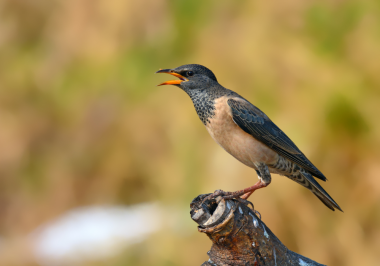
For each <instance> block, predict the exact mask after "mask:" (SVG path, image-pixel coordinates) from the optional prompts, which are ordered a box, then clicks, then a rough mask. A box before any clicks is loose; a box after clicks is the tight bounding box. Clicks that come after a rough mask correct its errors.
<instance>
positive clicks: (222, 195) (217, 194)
mask: <svg viewBox="0 0 380 266" xmlns="http://www.w3.org/2000/svg"><path fill="white" fill-rule="evenodd" d="M243 194H244V193H236V192H226V191H223V190H221V189H218V190H215V191H214V193H212V194H210V195H208V196H207V197H205V198H204V199H203V201H202V203H204V202H205V201H207V200H211V199H213V198H215V200H216V202H217V203H219V201H220V200H221V199H224V200H231V199H236V200H237V201H238V202H240V203H241V204H243V205H245V206H248V205H251V206H252V210H254V206H253V204H252V202H250V201H248V200H246V199H242V198H240V196H242V195H243Z"/></svg>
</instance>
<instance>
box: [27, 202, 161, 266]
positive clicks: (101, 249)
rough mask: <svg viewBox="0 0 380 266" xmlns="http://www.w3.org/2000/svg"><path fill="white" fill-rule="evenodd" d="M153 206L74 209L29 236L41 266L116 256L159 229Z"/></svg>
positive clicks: (157, 217) (157, 214)
mask: <svg viewBox="0 0 380 266" xmlns="http://www.w3.org/2000/svg"><path fill="white" fill-rule="evenodd" d="M161 218H162V215H161V212H160V208H159V207H158V205H156V204H141V205H135V206H131V207H122V206H119V207H115V206H109V207H107V206H102V207H85V208H78V209H74V210H72V211H70V212H68V213H67V214H65V215H63V216H62V217H60V218H58V219H57V220H55V221H53V222H50V223H48V224H46V225H43V226H42V227H40V228H39V229H37V230H36V231H34V232H33V233H32V234H31V238H32V241H33V244H34V247H35V249H34V253H35V256H36V258H37V260H38V262H39V263H40V264H41V265H49V266H52V265H72V264H73V263H79V262H81V261H84V260H98V259H103V258H106V257H109V256H112V255H115V254H117V253H118V252H120V251H121V250H122V249H123V248H125V247H126V246H128V245H130V244H134V243H137V242H140V241H142V240H144V239H146V238H147V237H148V235H149V234H151V233H153V232H155V231H157V230H158V229H159V228H160V227H161Z"/></svg>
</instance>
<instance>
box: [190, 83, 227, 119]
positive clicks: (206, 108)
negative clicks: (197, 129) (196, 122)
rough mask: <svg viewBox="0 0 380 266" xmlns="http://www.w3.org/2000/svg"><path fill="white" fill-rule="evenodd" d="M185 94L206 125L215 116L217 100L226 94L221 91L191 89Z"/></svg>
mask: <svg viewBox="0 0 380 266" xmlns="http://www.w3.org/2000/svg"><path fill="white" fill-rule="evenodd" d="M185 92H186V93H187V94H188V95H189V96H190V98H191V100H192V101H193V104H194V107H195V111H196V112H197V114H198V116H199V119H200V120H201V121H202V123H203V124H204V125H207V123H208V122H210V121H209V119H210V118H212V117H213V116H214V114H215V99H217V98H219V97H221V96H223V95H224V94H225V93H223V92H222V90H220V89H191V90H185Z"/></svg>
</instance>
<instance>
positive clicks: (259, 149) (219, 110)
mask: <svg viewBox="0 0 380 266" xmlns="http://www.w3.org/2000/svg"><path fill="white" fill-rule="evenodd" d="M227 100H228V97H226V96H223V97H220V98H217V99H214V108H213V109H214V110H213V115H212V116H210V117H208V119H207V121H206V124H205V125H206V128H207V131H208V132H209V133H210V135H211V137H212V138H213V139H214V140H215V141H216V142H217V143H218V144H219V145H220V146H222V148H223V149H225V150H226V151H227V152H228V153H230V154H231V155H232V156H234V157H235V158H236V159H238V160H239V161H241V162H242V163H244V164H245V165H247V166H249V167H252V168H256V166H255V164H256V163H259V162H262V163H266V164H272V163H274V162H275V161H276V160H277V154H276V153H275V152H274V151H273V150H271V149H269V148H268V147H267V146H265V145H264V144H262V143H261V142H260V141H258V140H256V139H255V138H254V137H253V136H251V135H250V134H248V133H246V132H244V131H243V130H242V129H241V128H240V127H239V126H238V125H236V124H235V122H234V121H233V119H232V114H231V109H230V107H229V106H228V104H227Z"/></svg>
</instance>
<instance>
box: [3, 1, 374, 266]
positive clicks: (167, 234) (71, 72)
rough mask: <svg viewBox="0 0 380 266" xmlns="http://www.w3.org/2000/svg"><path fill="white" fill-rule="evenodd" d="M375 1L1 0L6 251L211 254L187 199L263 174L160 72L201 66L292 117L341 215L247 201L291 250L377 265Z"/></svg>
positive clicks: (272, 190) (24, 261)
mask: <svg viewBox="0 0 380 266" xmlns="http://www.w3.org/2000/svg"><path fill="white" fill-rule="evenodd" d="M379 47H380V2H379V1H377V0H347V1H343V0H334V1H317V0H313V1H303V0H287V1H257V0H254V1H252V0H241V1H220V0H219V1H216V0H210V1H202V0H177V1H174V0H171V1H165V0H141V1H131V0H113V1H105V0H71V1H68V0H51V1H46V0H45V1H43V0H33V1H26V0H2V1H1V2H0V265H4V266H5V265H6V266H12V265H83V266H89V265H136V266H139V265H200V264H201V263H202V262H203V261H205V260H207V255H206V252H207V251H208V250H209V248H210V246H211V242H210V241H209V240H208V239H207V237H206V236H205V235H202V234H200V233H198V232H197V228H196V224H195V223H194V222H192V221H191V219H190V215H189V203H190V201H191V200H192V199H193V198H194V197H195V196H197V195H198V194H201V193H208V192H212V191H214V190H215V189H223V190H227V191H233V190H237V189H241V188H243V187H247V186H250V185H252V184H253V183H254V182H256V180H257V177H256V174H255V171H253V170H252V169H249V168H247V167H246V166H244V165H242V164H241V163H239V162H238V161H236V160H235V159H234V158H232V157H231V156H230V155H228V154H227V153H226V152H225V151H224V150H223V149H221V148H220V147H219V146H218V145H217V144H216V143H214V142H213V140H212V139H211V137H210V136H209V135H208V133H207V132H206V130H205V128H204V126H203V124H202V123H201V122H200V121H199V119H198V117H197V115H196V113H195V111H194V108H193V106H192V103H191V101H190V99H189V98H188V97H187V95H186V94H185V93H184V92H183V91H181V90H179V89H178V88H176V87H174V86H166V87H156V85H157V84H159V83H161V82H163V81H166V80H167V79H168V76H166V75H155V74H154V72H155V71H157V70H158V69H159V68H172V67H177V66H179V65H182V64H188V63H198V64H203V65H205V66H207V67H209V68H210V69H212V70H213V72H214V73H215V74H216V76H217V78H218V80H219V82H220V83H221V84H222V85H224V86H225V87H227V88H229V89H232V90H235V91H236V92H238V93H239V94H241V95H243V96H244V97H245V98H247V99H248V100H250V101H251V102H252V103H254V104H255V105H257V106H258V107H259V108H260V109H262V110H263V111H264V112H266V113H267V114H268V115H269V117H271V119H272V120H273V121H274V122H275V123H276V124H277V125H278V126H279V127H280V128H282V129H283V130H284V131H285V132H286V133H287V134H288V136H289V137H290V138H291V139H292V140H293V141H294V142H295V143H296V144H297V145H298V146H299V148H300V149H301V150H302V151H303V152H304V153H305V154H306V155H307V156H308V157H309V158H310V160H311V161H312V162H313V163H314V164H315V165H316V166H317V167H318V168H319V169H320V170H321V171H322V172H323V173H324V174H325V175H326V176H327V178H328V179H329V181H328V182H327V183H324V184H323V186H324V188H325V189H326V190H327V191H328V192H329V193H330V194H331V196H332V197H333V198H334V199H335V200H336V201H337V202H338V204H339V205H340V206H341V207H342V209H343V210H344V213H340V212H332V211H330V210H329V209H327V208H326V207H325V206H324V205H323V204H321V203H320V202H319V200H318V199H317V198H316V197H314V196H313V195H312V194H311V193H310V192H309V191H307V190H306V189H304V188H302V187H301V186H299V185H297V184H296V183H294V182H290V181H289V180H287V179H286V178H284V177H279V176H274V180H273V182H272V184H271V185H270V186H269V187H268V188H266V189H264V190H260V191H257V192H256V193H254V194H253V196H252V197H251V199H252V201H253V203H254V205H255V208H256V209H257V210H258V211H259V212H260V213H261V215H262V218H263V221H264V222H265V223H266V224H267V225H268V226H269V228H271V230H272V231H273V232H274V233H275V234H276V235H277V236H278V237H279V238H280V240H281V241H282V242H283V243H284V244H285V245H286V246H287V247H288V248H289V249H291V250H293V251H295V252H298V253H301V254H302V255H304V256H307V257H310V258H311V259H314V260H316V261H318V262H320V263H324V264H328V265H337V266H339V265H380V176H379V174H380V123H379V121H380V120H379V117H380V49H379Z"/></svg>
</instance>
